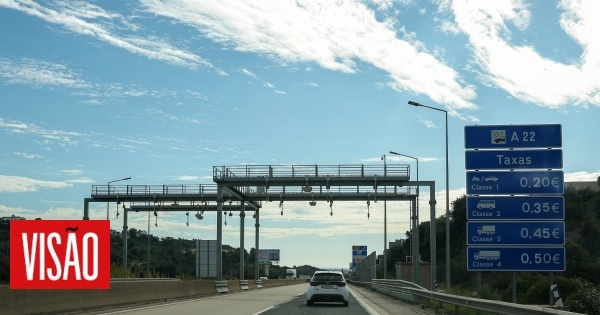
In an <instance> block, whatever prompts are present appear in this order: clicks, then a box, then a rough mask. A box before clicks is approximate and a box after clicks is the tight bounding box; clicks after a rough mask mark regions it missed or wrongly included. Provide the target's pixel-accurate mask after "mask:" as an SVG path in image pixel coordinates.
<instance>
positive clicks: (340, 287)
mask: <svg viewBox="0 0 600 315" xmlns="http://www.w3.org/2000/svg"><path fill="white" fill-rule="evenodd" d="M349 299H350V290H349V289H348V284H347V283H346V279H345V278H344V275H343V274H342V273H341V272H338V271H317V272H315V274H314V275H313V277H312V279H310V283H309V285H308V288H307V289H306V305H307V306H311V305H314V304H315V302H342V303H344V306H346V307H347V306H348V300H349Z"/></svg>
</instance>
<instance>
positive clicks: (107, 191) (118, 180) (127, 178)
mask: <svg viewBox="0 0 600 315" xmlns="http://www.w3.org/2000/svg"><path fill="white" fill-rule="evenodd" d="M130 179H131V177H125V178H121V179H116V180H111V181H110V182H108V184H107V185H106V186H108V187H107V190H106V194H107V195H110V183H115V182H120V181H122V180H130ZM109 204H110V203H109V202H107V203H106V220H110V218H109V215H108V205H109Z"/></svg>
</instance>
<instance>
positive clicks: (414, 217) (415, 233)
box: [410, 199, 421, 285]
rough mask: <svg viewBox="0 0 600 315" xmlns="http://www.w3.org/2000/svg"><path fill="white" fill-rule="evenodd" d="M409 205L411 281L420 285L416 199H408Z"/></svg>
mask: <svg viewBox="0 0 600 315" xmlns="http://www.w3.org/2000/svg"><path fill="white" fill-rule="evenodd" d="M410 206H411V209H410V211H411V213H412V215H411V220H412V226H413V228H412V231H411V233H412V237H411V240H412V253H413V255H412V274H413V283H415V284H418V285H421V268H420V267H421V259H420V256H421V253H420V252H419V220H418V217H419V215H418V213H417V206H416V200H415V199H412V200H411V201H410Z"/></svg>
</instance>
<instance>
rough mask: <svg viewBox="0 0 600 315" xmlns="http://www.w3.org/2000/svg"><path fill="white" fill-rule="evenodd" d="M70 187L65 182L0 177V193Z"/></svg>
mask: <svg viewBox="0 0 600 315" xmlns="http://www.w3.org/2000/svg"><path fill="white" fill-rule="evenodd" d="M71 186H73V185H71V184H69V183H65V182H56V181H44V180H38V179H33V178H28V177H22V176H7V175H0V192H8V193H19V192H31V191H38V190H40V189H45V188H67V187H71Z"/></svg>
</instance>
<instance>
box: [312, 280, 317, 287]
mask: <svg viewBox="0 0 600 315" xmlns="http://www.w3.org/2000/svg"><path fill="white" fill-rule="evenodd" d="M310 285H311V286H313V287H316V286H318V285H319V283H318V282H315V281H311V282H310Z"/></svg>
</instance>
